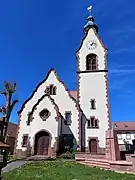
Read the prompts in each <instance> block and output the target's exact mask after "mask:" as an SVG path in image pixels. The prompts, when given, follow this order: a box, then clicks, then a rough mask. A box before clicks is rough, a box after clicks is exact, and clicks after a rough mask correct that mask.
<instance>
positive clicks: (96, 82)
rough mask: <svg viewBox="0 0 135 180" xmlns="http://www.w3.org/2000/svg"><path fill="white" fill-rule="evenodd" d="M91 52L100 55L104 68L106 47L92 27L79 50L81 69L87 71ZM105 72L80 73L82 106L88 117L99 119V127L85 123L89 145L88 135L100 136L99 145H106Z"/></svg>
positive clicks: (101, 66) (101, 65)
mask: <svg viewBox="0 0 135 180" xmlns="http://www.w3.org/2000/svg"><path fill="white" fill-rule="evenodd" d="M89 40H95V41H96V42H97V47H96V49H94V50H89V49H88V48H87V42H88V41H89ZM90 53H94V54H96V55H97V56H98V68H99V70H104V69H105V68H106V66H105V55H106V49H105V48H104V47H103V45H102V44H101V42H100V40H99V39H98V37H97V35H96V34H95V31H94V30H93V29H92V28H91V29H90V30H89V32H88V34H87V37H86V38H85V39H84V41H83V44H82V47H81V49H80V50H79V52H78V56H79V58H78V61H79V62H78V66H79V71H86V56H87V55H88V54H90ZM104 76H105V72H93V73H79V85H80V87H79V96H80V99H79V101H80V106H81V109H82V110H83V112H84V114H85V116H86V118H88V119H90V116H95V117H96V118H98V120H99V129H87V123H86V125H85V130H86V137H85V143H86V146H88V142H87V140H88V137H98V139H99V146H100V147H102V148H104V147H105V145H106V137H105V132H106V130H108V114H107V110H108V109H107V98H106V84H105V81H106V79H105V77H104ZM91 99H95V100H96V110H91V108H90V100H91Z"/></svg>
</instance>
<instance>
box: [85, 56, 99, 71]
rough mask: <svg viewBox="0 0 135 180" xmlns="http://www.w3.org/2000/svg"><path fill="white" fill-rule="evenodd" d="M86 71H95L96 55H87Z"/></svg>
mask: <svg viewBox="0 0 135 180" xmlns="http://www.w3.org/2000/svg"><path fill="white" fill-rule="evenodd" d="M86 70H89V71H94V70H97V55H96V54H89V55H87V56H86Z"/></svg>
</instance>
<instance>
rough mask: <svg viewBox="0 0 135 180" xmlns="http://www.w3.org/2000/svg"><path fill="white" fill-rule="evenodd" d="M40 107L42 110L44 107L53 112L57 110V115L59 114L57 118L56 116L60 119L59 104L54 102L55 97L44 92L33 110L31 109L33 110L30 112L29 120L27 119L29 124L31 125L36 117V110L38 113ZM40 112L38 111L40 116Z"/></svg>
mask: <svg viewBox="0 0 135 180" xmlns="http://www.w3.org/2000/svg"><path fill="white" fill-rule="evenodd" d="M38 107H40V110H41V111H42V110H44V109H46V110H48V111H49V112H52V111H54V110H55V111H56V115H57V116H56V117H55V118H56V120H58V117H59V115H60V113H59V108H58V106H57V105H56V103H55V102H54V99H52V98H51V97H50V96H48V95H46V94H44V95H43V96H42V97H41V98H40V99H39V100H38V101H37V103H36V104H35V105H34V106H33V107H32V110H31V112H30V113H29V118H28V121H27V125H30V123H31V122H32V121H33V119H34V113H35V111H36V113H37V111H38V110H37V109H38ZM39 113H40V112H38V113H37V114H38V116H39Z"/></svg>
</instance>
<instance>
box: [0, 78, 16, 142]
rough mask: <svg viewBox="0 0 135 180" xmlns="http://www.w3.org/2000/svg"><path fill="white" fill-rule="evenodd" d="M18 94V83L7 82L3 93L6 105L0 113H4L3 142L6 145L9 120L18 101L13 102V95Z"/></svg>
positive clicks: (0, 109)
mask: <svg viewBox="0 0 135 180" xmlns="http://www.w3.org/2000/svg"><path fill="white" fill-rule="evenodd" d="M15 92H16V83H12V82H5V83H4V90H3V91H2V92H1V94H2V95H4V96H5V98H6V104H5V105H4V106H2V107H1V108H0V113H2V116H3V117H2V120H3V124H4V127H3V128H2V130H1V141H2V142H5V143H6V134H7V127H8V123H9V119H10V116H11V113H12V110H13V108H14V106H15V104H16V103H17V102H18V100H12V97H13V94H14V93H15Z"/></svg>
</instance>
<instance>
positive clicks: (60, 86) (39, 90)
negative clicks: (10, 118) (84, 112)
mask: <svg viewBox="0 0 135 180" xmlns="http://www.w3.org/2000/svg"><path fill="white" fill-rule="evenodd" d="M50 84H54V85H55V86H56V95H54V96H52V98H54V99H55V97H56V96H57V94H58V93H60V91H65V94H66V95H67V96H68V97H69V98H70V99H72V101H74V103H75V104H76V100H75V99H74V98H73V97H72V96H71V95H70V93H69V92H68V90H67V89H66V86H65V84H64V83H63V82H62V81H60V79H59V77H58V75H57V72H56V71H55V70H54V69H51V70H50V71H49V72H48V74H47V76H46V78H45V79H44V80H43V81H41V82H40V83H39V84H38V85H37V87H36V89H35V90H34V91H33V93H32V95H31V96H30V97H29V98H28V99H27V100H26V101H25V102H24V104H23V105H22V108H21V109H20V111H19V112H18V113H23V112H24V116H26V115H28V113H29V112H31V110H32V107H33V106H34V105H35V104H36V103H37V101H38V100H39V99H40V98H41V97H42V96H43V95H44V94H45V89H46V87H47V86H49V85H50Z"/></svg>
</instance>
